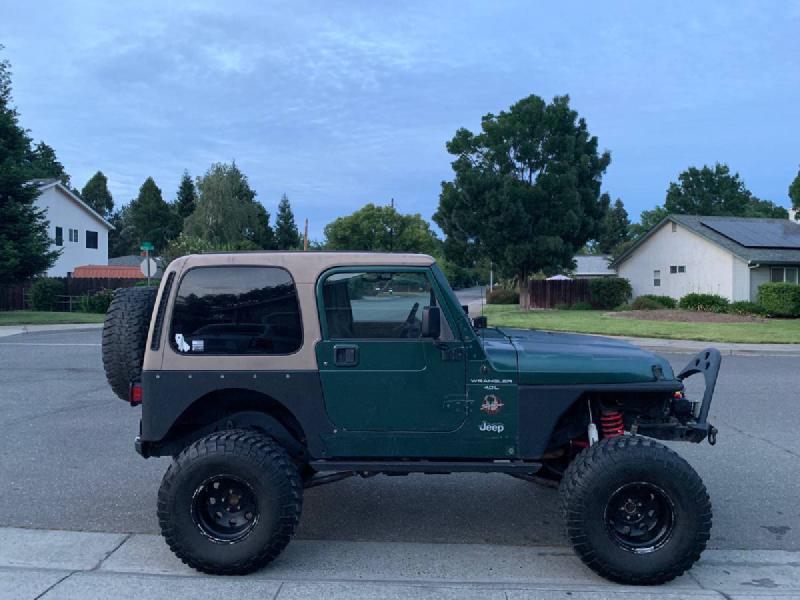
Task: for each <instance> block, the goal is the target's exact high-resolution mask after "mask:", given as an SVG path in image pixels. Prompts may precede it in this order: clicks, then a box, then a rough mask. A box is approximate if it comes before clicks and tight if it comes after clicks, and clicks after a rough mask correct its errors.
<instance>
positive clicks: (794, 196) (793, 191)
mask: <svg viewBox="0 0 800 600" xmlns="http://www.w3.org/2000/svg"><path fill="white" fill-rule="evenodd" d="M789 199H790V200H791V201H792V208H793V209H795V210H796V211H800V170H798V171H797V177H795V178H794V181H792V183H791V185H790V186H789ZM799 217H800V212H798V213H797V215H796V216H795V218H799Z"/></svg>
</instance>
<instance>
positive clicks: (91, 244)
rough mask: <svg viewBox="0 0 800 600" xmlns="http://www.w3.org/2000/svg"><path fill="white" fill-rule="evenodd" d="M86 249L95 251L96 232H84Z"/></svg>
mask: <svg viewBox="0 0 800 600" xmlns="http://www.w3.org/2000/svg"><path fill="white" fill-rule="evenodd" d="M86 247H87V248H94V249H97V232H96V231H89V230H88V229H87V230H86Z"/></svg>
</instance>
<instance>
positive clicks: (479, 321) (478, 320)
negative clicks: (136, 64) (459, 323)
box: [472, 315, 489, 329]
mask: <svg viewBox="0 0 800 600" xmlns="http://www.w3.org/2000/svg"><path fill="white" fill-rule="evenodd" d="M472 326H473V327H475V329H486V328H487V327H488V326H489V319H487V318H486V317H484V316H483V315H481V316H480V317H475V318H474V319H472Z"/></svg>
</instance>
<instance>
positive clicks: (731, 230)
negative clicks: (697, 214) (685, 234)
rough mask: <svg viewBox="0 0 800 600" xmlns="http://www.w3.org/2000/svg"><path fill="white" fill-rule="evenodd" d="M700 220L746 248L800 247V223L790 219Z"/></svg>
mask: <svg viewBox="0 0 800 600" xmlns="http://www.w3.org/2000/svg"><path fill="white" fill-rule="evenodd" d="M700 222H701V223H702V224H703V225H705V226H706V227H708V228H709V229H713V230H714V231H716V232H717V233H719V234H721V235H724V236H725V237H726V238H729V239H731V240H733V241H734V242H736V243H738V244H741V245H742V246H745V247H746V248H797V249H800V224H797V223H792V222H791V221H789V220H788V219H786V220H785V221H784V220H773V219H754V220H741V221H738V220H732V219H731V220H728V219H720V220H716V219H703V220H701V221H700Z"/></svg>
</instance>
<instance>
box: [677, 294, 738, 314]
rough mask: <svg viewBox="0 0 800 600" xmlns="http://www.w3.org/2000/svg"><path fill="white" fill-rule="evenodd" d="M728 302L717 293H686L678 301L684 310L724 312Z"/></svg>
mask: <svg viewBox="0 0 800 600" xmlns="http://www.w3.org/2000/svg"><path fill="white" fill-rule="evenodd" d="M728 304H730V302H729V301H728V299H727V298H724V297H722V296H718V295H717V294H686V295H685V296H684V297H683V298H681V299H680V301H679V302H678V306H679V307H680V308H682V309H684V310H701V311H704V312H716V313H724V312H727V310H728Z"/></svg>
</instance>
